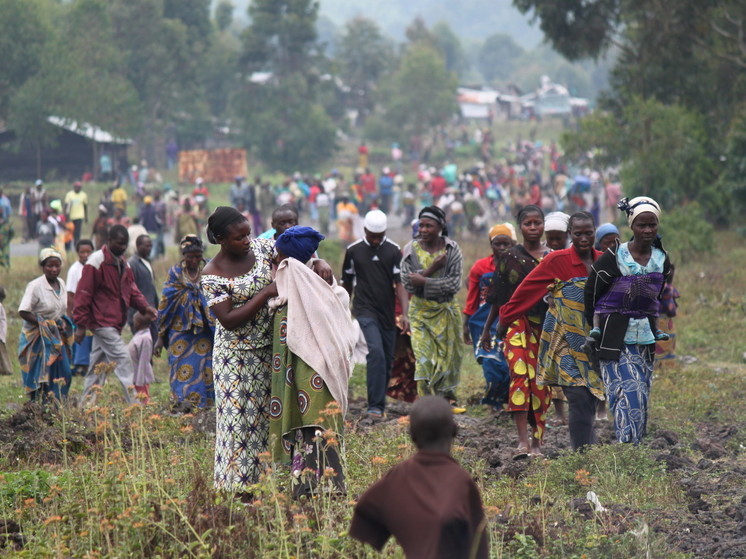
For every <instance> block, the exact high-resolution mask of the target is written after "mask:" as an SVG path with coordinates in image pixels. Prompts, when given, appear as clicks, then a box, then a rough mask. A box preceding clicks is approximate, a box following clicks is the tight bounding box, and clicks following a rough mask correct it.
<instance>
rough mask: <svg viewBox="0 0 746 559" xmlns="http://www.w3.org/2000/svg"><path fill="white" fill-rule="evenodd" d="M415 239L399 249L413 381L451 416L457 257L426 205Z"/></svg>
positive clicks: (439, 218)
mask: <svg viewBox="0 0 746 559" xmlns="http://www.w3.org/2000/svg"><path fill="white" fill-rule="evenodd" d="M418 217H419V235H418V237H417V238H416V239H415V240H413V241H411V242H409V243H408V244H407V246H405V247H404V251H403V258H402V266H401V278H402V284H403V285H404V288H405V289H406V290H407V292H409V293H411V294H412V298H411V299H410V303H409V317H410V327H411V330H412V350H413V351H414V356H415V360H416V364H415V380H416V381H417V391H418V393H419V394H420V395H421V396H424V395H427V394H435V395H437V396H442V397H443V398H446V399H447V400H449V401H450V402H451V404H452V405H453V407H454V412H455V413H463V412H464V411H466V410H465V409H464V408H460V407H458V405H457V404H456V388H457V387H458V384H459V380H460V373H461V360H462V358H463V354H464V350H463V341H462V339H461V318H460V314H461V312H460V309H459V307H458V303H457V302H456V301H455V296H456V293H457V292H458V290H459V289H460V287H461V269H462V266H463V257H462V255H461V249H460V248H459V246H458V244H456V242H455V241H453V240H452V239H449V238H448V237H447V234H448V229H447V228H446V219H445V214H444V213H443V210H441V209H440V208H438V207H437V206H427V207H425V208H423V209H422V211H420V214H419V216H418Z"/></svg>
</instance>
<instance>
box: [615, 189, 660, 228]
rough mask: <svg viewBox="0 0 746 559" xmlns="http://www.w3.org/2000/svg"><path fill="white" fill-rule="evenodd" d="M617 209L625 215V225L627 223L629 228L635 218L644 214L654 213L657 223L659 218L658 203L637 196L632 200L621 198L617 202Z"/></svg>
mask: <svg viewBox="0 0 746 559" xmlns="http://www.w3.org/2000/svg"><path fill="white" fill-rule="evenodd" d="M617 207H618V208H619V209H620V210H622V211H623V212H624V213H625V214H627V223H629V225H630V227H631V226H632V223H633V222H634V221H635V218H637V216H638V215H640V214H642V213H645V212H651V213H654V214H655V217H657V218H658V221H660V218H661V207H660V206H659V205H658V202H656V201H655V200H653V199H652V198H648V197H647V196H637V197H636V198H632V200H630V199H629V198H622V199H621V200H619V203H618V204H617Z"/></svg>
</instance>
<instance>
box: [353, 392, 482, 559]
mask: <svg viewBox="0 0 746 559" xmlns="http://www.w3.org/2000/svg"><path fill="white" fill-rule="evenodd" d="M457 431H458V426H457V425H456V422H455V421H454V419H453V411H452V410H451V406H450V405H449V404H448V402H447V401H446V400H445V399H443V398H441V397H439V396H425V397H423V398H420V399H419V400H418V401H417V402H416V403H415V404H414V405H413V406H412V411H411V412H410V415H409V433H410V436H411V437H412V441H413V442H414V444H415V445H416V446H417V453H416V454H415V455H414V456H412V457H411V458H410V459H408V460H405V461H404V462H402V463H401V464H399V465H397V466H394V467H393V468H392V469H391V470H390V471H389V472H388V473H387V474H386V475H385V476H384V477H383V478H382V479H381V480H379V481H378V482H376V483H375V484H374V485H373V486H371V487H370V488H368V490H367V491H366V492H365V493H364V494H363V495H362V497H360V500H359V501H358V503H357V505H356V506H355V512H354V515H353V517H352V525H351V526H350V535H351V536H352V537H353V538H355V539H357V540H360V541H362V542H365V543H368V544H370V545H372V546H373V547H375V548H376V549H377V550H379V551H380V550H382V549H383V546H384V545H385V544H386V541H387V540H388V539H389V536H391V535H392V534H393V535H394V537H395V538H396V540H397V541H398V542H399V544H400V545H401V546H402V548H403V549H404V553H405V554H406V556H407V559H446V558H447V559H462V558H463V559H472V558H477V559H486V558H487V556H488V540H487V531H486V528H487V520H486V519H485V516H484V511H483V509H482V500H481V498H480V496H479V490H478V489H477V486H476V484H475V483H474V481H473V480H472V478H471V476H470V475H469V474H468V472H466V470H464V469H463V468H462V467H461V466H460V465H459V464H458V462H456V460H454V459H453V458H452V457H451V445H452V444H453V439H454V437H455V436H456V433H457Z"/></svg>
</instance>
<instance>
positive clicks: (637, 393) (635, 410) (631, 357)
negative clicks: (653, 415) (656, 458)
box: [601, 344, 654, 444]
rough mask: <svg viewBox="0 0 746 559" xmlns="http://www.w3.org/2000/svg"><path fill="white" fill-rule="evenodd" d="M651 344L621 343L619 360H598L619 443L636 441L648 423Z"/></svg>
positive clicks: (638, 440)
mask: <svg viewBox="0 0 746 559" xmlns="http://www.w3.org/2000/svg"><path fill="white" fill-rule="evenodd" d="M653 350H654V348H653V345H652V344H651V345H627V344H625V345H624V346H622V352H621V355H620V356H619V361H609V360H606V359H602V360H601V372H602V374H603V378H604V383H605V384H606V395H607V397H608V399H609V409H610V411H611V414H612V416H613V417H614V431H615V432H616V438H617V440H618V441H619V442H620V443H634V444H638V443H640V441H642V438H643V436H644V435H645V431H646V428H647V423H648V399H649V397H650V385H651V381H652V377H653Z"/></svg>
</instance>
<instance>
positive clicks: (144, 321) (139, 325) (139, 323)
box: [132, 311, 153, 332]
mask: <svg viewBox="0 0 746 559" xmlns="http://www.w3.org/2000/svg"><path fill="white" fill-rule="evenodd" d="M152 322H153V321H152V320H151V319H150V317H149V316H148V315H146V314H142V313H141V312H140V311H137V312H136V313H135V314H134V315H132V330H133V331H135V332H139V331H140V330H142V329H144V328H147V327H148V326H150V324H151V323H152Z"/></svg>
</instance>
